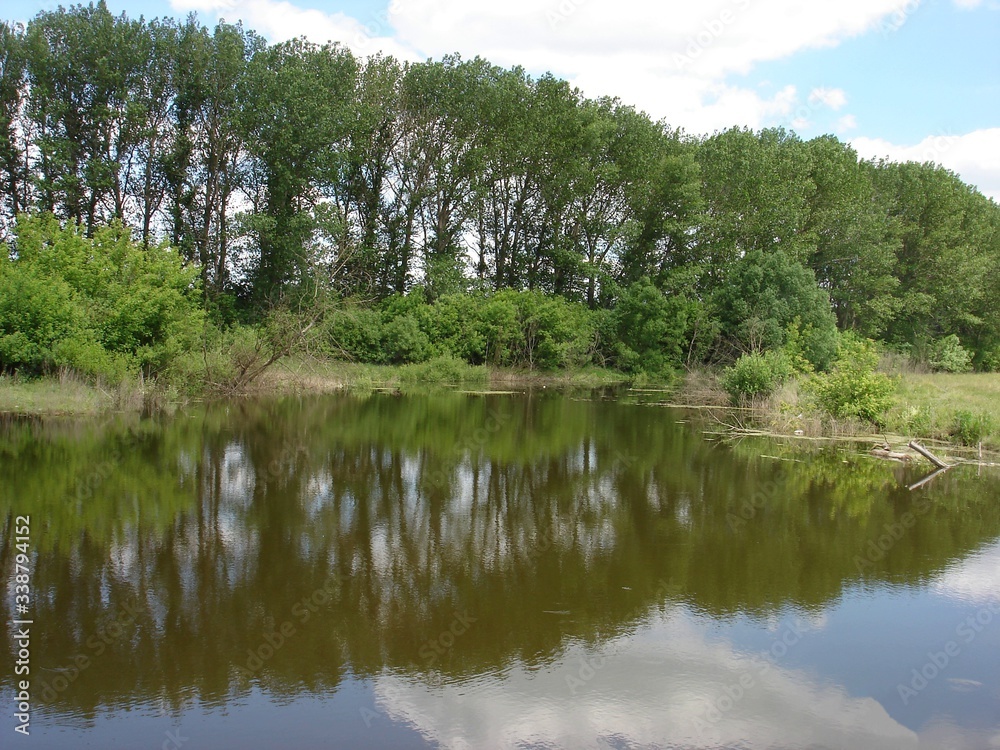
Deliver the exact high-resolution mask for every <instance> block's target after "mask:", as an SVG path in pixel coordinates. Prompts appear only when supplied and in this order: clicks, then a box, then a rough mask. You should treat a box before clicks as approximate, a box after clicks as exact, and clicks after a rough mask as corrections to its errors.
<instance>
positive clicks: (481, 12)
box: [171, 0, 912, 132]
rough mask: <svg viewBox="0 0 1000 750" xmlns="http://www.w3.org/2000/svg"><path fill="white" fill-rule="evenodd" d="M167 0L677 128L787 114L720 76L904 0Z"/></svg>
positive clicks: (872, 22)
mask: <svg viewBox="0 0 1000 750" xmlns="http://www.w3.org/2000/svg"><path fill="white" fill-rule="evenodd" d="M171 2H172V5H173V7H174V8H175V9H176V10H178V11H190V10H201V11H204V12H206V13H212V14H214V15H216V16H224V17H226V18H228V19H230V20H236V19H237V18H241V19H243V20H244V21H245V22H246V23H247V25H249V26H251V27H253V28H255V29H257V30H258V31H260V32H261V33H262V34H264V35H265V36H267V37H268V38H270V39H273V40H281V39H287V38H290V37H294V36H299V35H304V36H306V37H307V38H309V39H312V40H314V41H319V42H325V41H327V40H329V39H334V40H339V41H341V42H343V43H345V44H346V45H347V46H349V47H350V48H351V49H352V50H354V51H355V52H357V53H359V54H362V55H367V54H371V53H372V52H374V51H376V50H381V51H384V52H385V53H387V54H391V55H394V56H397V57H400V58H403V59H408V60H415V59H426V58H428V57H434V58H439V57H441V56H442V55H444V54H448V53H452V52H459V53H460V54H462V55H463V56H465V57H472V56H475V55H480V56H482V57H485V58H487V59H489V60H491V61H492V62H494V63H497V64H499V65H504V66H509V65H521V66H524V67H525V68H526V69H527V70H529V71H531V72H533V73H536V74H539V73H543V72H546V71H551V72H552V73H554V74H556V75H558V76H561V77H564V78H567V79H568V80H570V81H571V82H572V83H573V84H575V85H577V86H579V87H580V88H581V89H582V90H583V91H584V92H585V93H586V94H587V95H589V96H618V97H620V98H621V99H622V100H623V101H625V102H626V103H629V104H634V105H636V106H638V107H639V108H641V109H644V110H645V111H647V112H649V113H650V114H651V115H652V116H654V117H656V118H666V119H667V120H668V121H669V122H670V123H671V124H674V125H679V126H682V127H685V128H686V129H688V130H689V131H692V132H711V131H712V130H715V129H719V128H725V127H729V126H731V125H733V124H743V125H748V126H751V127H761V126H763V125H766V124H769V123H771V122H774V121H775V120H776V119H786V122H787V124H790V123H791V120H792V118H791V117H788V118H785V115H784V113H783V112H782V110H783V109H784V108H786V107H787V106H788V95H787V92H786V91H785V90H784V89H783V90H782V91H779V92H778V93H777V94H771V95H767V94H762V93H760V92H758V91H755V90H752V89H748V88H744V87H738V86H733V85H731V84H729V83H727V82H726V78H727V76H729V75H731V74H739V73H746V72H748V71H749V70H751V69H752V67H753V66H754V65H755V64H757V63H760V62H764V61H768V60H777V59H781V58H784V57H788V56H790V55H792V54H794V53H796V52H798V51H801V50H803V49H809V48H816V47H826V46H831V45H835V44H837V43H839V42H840V41H842V40H844V39H847V38H850V37H852V36H856V35H858V34H861V33H864V32H865V31H867V30H870V29H872V28H875V27H877V26H878V24H879V23H880V22H881V21H884V19H885V18H887V17H889V16H890V15H892V14H893V13H898V12H900V11H901V10H903V9H905V8H906V7H908V4H909V3H912V0H844V2H841V3H816V4H802V3H799V2H797V0H753V2H751V0H711V1H710V2H706V3H697V4H696V3H660V4H653V3H649V2H647V1H646V0H614V1H612V0H544V1H543V2H541V3H540V2H538V0H504V2H501V3H492V2H491V3H484V2H468V1H467V0H393V1H392V2H391V3H390V4H389V7H388V9H387V10H386V11H384V12H382V13H375V12H373V14H372V18H368V19H364V18H362V19H354V18H350V17H349V16H346V15H344V14H342V13H335V14H328V13H323V12H321V11H318V10H312V9H304V8H301V7H298V6H296V5H294V4H292V3H291V2H288V1H287V0H171ZM820 91H827V90H820ZM828 91H829V93H825V94H823V95H824V96H827V97H828V98H830V97H832V99H831V101H832V102H833V104H836V102H837V99H836V97H837V93H836V92H837V91H838V90H837V89H830V90H828ZM840 96H842V97H843V98H844V100H845V101H846V95H844V94H843V92H840ZM829 106H833V105H829Z"/></svg>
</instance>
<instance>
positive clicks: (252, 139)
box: [0, 3, 1000, 377]
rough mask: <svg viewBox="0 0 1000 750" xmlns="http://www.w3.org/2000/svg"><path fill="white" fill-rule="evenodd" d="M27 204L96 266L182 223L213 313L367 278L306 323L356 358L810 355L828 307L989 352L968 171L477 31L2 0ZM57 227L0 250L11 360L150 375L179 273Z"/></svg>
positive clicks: (987, 300) (993, 255) (16, 211)
mask: <svg viewBox="0 0 1000 750" xmlns="http://www.w3.org/2000/svg"><path fill="white" fill-rule="evenodd" d="M236 196H240V199H238V200H237V199H236ZM42 212H44V213H51V214H52V215H54V216H56V217H58V218H59V220H60V221H65V222H67V223H69V224H73V225H76V226H80V227H83V229H84V234H85V235H86V237H87V238H89V239H93V240H94V241H99V242H100V243H102V244H101V248H102V249H101V252H100V254H107V255H109V257H110V260H109V263H110V264H111V265H115V264H118V265H121V264H123V263H124V264H126V265H128V266H129V268H131V264H132V261H131V260H129V259H128V258H127V257H126V256H127V255H128V254H129V253H128V252H126V251H125V249H123V248H122V247H119V245H118V244H116V243H119V242H120V241H121V240H122V238H124V237H126V235H127V234H128V233H127V232H126V230H124V229H119V230H117V231H118V232H119V235H118V238H117V239H116V238H113V237H112V236H111V235H108V234H102V233H104V232H106V230H104V229H102V227H106V226H107V225H109V224H112V223H113V222H121V223H122V225H123V226H124V227H127V228H128V229H129V230H130V231H131V233H132V235H133V236H134V237H135V238H137V239H138V240H139V244H141V246H142V247H143V248H144V250H145V251H146V252H147V253H148V254H149V255H150V258H151V259H152V260H155V259H157V258H159V259H161V260H162V258H163V257H166V256H167V255H170V256H173V255H174V253H173V251H169V252H168V251H167V250H166V248H164V247H163V246H158V245H157V241H158V239H167V240H169V243H170V245H171V246H172V247H176V248H177V249H178V251H179V252H180V253H181V255H182V257H183V258H184V260H185V262H186V263H187V264H188V266H189V267H190V268H192V269H193V268H195V267H197V269H198V272H199V273H200V275H201V287H202V290H203V292H204V295H205V298H204V299H203V304H204V305H205V307H206V309H207V310H208V311H209V314H210V318H211V320H212V321H213V323H214V324H216V325H220V326H228V325H232V324H233V323H234V322H236V321H242V322H244V323H254V322H260V321H262V320H263V319H264V318H265V317H266V316H267V315H268V314H269V311H270V310H272V309H273V308H274V307H275V306H286V307H289V308H296V309H305V308H306V307H308V306H310V305H311V304H312V300H313V298H314V296H317V295H319V296H322V295H323V294H325V293H327V292H332V293H334V294H335V295H336V296H338V297H339V298H346V299H352V298H362V299H365V300H370V301H371V302H370V303H366V304H371V306H372V307H373V310H371V311H370V312H371V314H369V313H365V312H361V311H360V310H353V311H344V313H343V314H341V313H337V314H335V315H334V316H333V318H334V319H332V320H331V321H329V322H328V323H327V324H325V325H324V327H323V329H322V330H323V331H324V332H325V335H326V338H327V341H328V342H329V348H330V349H331V350H332V351H335V352H340V353H344V354H346V355H347V356H349V357H350V358H352V359H355V360H358V361H361V362H382V363H387V362H395V363H406V362H415V361H421V360H424V359H426V358H428V357H433V356H439V355H453V356H456V357H459V358H461V359H463V360H465V361H467V362H470V363H473V364H485V363H488V364H493V365H498V366H513V367H531V368H541V369H553V368H560V367H568V366H580V365H586V364H589V363H593V362H596V363H598V364H601V365H604V364H610V365H613V366H615V367H617V368H620V369H622V370H625V371H627V372H629V373H633V374H636V373H642V372H645V373H650V374H652V375H653V376H654V377H659V376H662V375H664V374H667V373H670V372H672V371H676V370H677V369H678V368H680V367H682V366H688V367H690V366H695V365H698V364H701V363H706V362H715V361H719V360H723V361H728V359H729V358H731V357H732V356H734V355H735V353H737V352H745V351H769V350H779V349H784V350H785V351H786V353H787V354H788V356H789V358H790V359H791V361H792V364H793V366H794V368H795V369H796V371H799V372H808V371H809V370H810V369H813V370H820V371H822V370H825V369H827V368H828V367H829V366H830V364H831V362H832V361H833V359H834V357H835V355H836V348H837V331H838V329H839V330H843V331H856V332H858V333H860V334H862V335H865V336H872V337H877V338H879V339H880V340H882V341H883V343H886V344H891V345H893V346H899V347H902V346H907V345H909V346H911V347H913V348H914V349H916V350H920V351H921V352H923V346H924V345H925V344H926V342H929V341H931V340H934V339H937V340H938V342H937V344H935V351H932V352H931V353H930V358H931V360H932V362H933V364H934V367H935V368H936V369H941V370H944V371H948V372H961V371H965V370H966V369H968V367H969V364H970V361H971V362H974V363H975V365H976V367H977V368H979V369H987V370H988V369H1000V353H998V352H1000V349H998V348H997V342H998V341H1000V312H998V308H997V305H996V303H995V300H996V299H997V298H998V295H1000V209H998V207H997V205H996V203H994V202H992V201H990V200H989V199H988V198H986V197H985V196H983V195H982V194H981V193H979V192H978V191H976V190H975V189H974V188H972V187H971V186H969V185H967V184H965V183H963V182H962V181H961V179H959V177H958V176H957V175H955V174H953V173H951V172H948V171H947V170H945V169H942V168H940V167H938V166H936V165H933V164H915V163H906V164H893V163H888V162H878V163H873V162H865V161H859V160H858V156H857V153H856V152H855V151H854V150H853V149H852V148H851V147H850V146H849V145H848V144H845V143H842V142H840V141H839V140H838V139H836V138H835V137H833V136H822V137H818V138H814V139H812V140H809V141H803V140H802V139H801V138H799V137H798V136H797V135H795V134H794V133H791V132H788V131H785V130H783V129H780V128H768V129H764V130H760V131H757V132H754V131H751V130H749V129H746V128H731V129H729V130H724V131H721V132H717V133H715V134H713V135H711V136H708V137H704V138H695V137H691V136H688V135H686V134H684V133H683V132H681V131H671V130H669V129H666V128H664V127H663V126H662V124H661V123H658V122H654V121H652V120H651V119H650V118H649V117H648V116H646V115H645V114H643V113H641V112H638V111H636V110H635V109H633V108H631V107H628V106H624V105H622V104H621V103H620V102H618V101H617V100H615V99H611V98H601V99H587V98H586V97H584V96H583V95H582V94H581V93H580V92H579V91H577V90H575V89H573V88H572V86H570V85H569V84H568V83H567V82H566V81H561V80H558V79H556V78H555V77H553V76H551V75H543V76H541V77H539V78H532V77H531V76H529V75H528V74H527V73H526V72H525V71H524V70H522V69H521V68H511V69H502V68H498V67H496V66H494V65H492V64H490V63H488V62H487V61H485V60H483V59H481V58H476V59H473V60H462V59H461V58H459V57H458V56H447V57H445V58H444V59H441V60H436V61H434V60H429V61H426V62H421V63H415V64H404V63H402V62H400V61H398V60H395V59H393V58H391V57H382V56H375V57H371V58H367V59H358V58H356V57H355V56H354V55H353V54H352V53H351V52H349V51H348V50H347V49H346V48H344V47H342V46H339V45H337V44H326V45H315V44H312V43H309V42H307V41H305V40H303V39H296V40H291V41H287V42H281V43H277V44H267V43H266V42H265V41H264V40H263V39H262V38H261V37H259V36H257V35H256V34H255V33H253V32H252V31H248V30H245V29H244V28H243V27H242V26H241V25H238V24H237V25H231V24H226V23H220V24H218V25H217V26H216V27H215V28H214V29H209V28H206V27H204V26H201V25H200V24H199V23H198V21H197V19H196V18H194V17H191V18H189V19H187V20H186V21H184V22H177V21H173V20H169V19H167V20H153V21H147V20H145V19H142V18H139V19H130V18H128V17H127V16H126V15H124V14H123V15H120V16H113V15H112V14H111V13H110V12H109V11H108V9H107V7H106V5H105V4H104V3H96V4H89V5H75V6H71V7H69V8H68V9H67V8H61V7H60V8H58V9H56V10H51V11H43V12H41V13H39V14H38V15H36V16H35V18H33V19H32V20H31V21H30V22H29V23H28V24H27V26H26V27H25V28H21V27H20V26H18V25H16V24H9V23H0V229H6V228H9V227H10V226H11V225H12V224H13V223H14V221H15V220H16V217H17V216H19V215H21V214H32V213H42ZM19 231H22V230H19ZM23 231H25V232H27V234H28V235H30V233H31V230H30V228H26V229H25V230H23ZM26 241H28V242H29V243H30V237H27V238H26ZM19 244H24V243H21V242H20V241H19ZM62 244H63V245H64V246H65V247H64V251H65V252H68V253H69V255H70V256H72V258H69V257H67V258H62V259H61V260H60V263H62V265H63V267H65V268H67V269H68V268H70V267H71V266H72V267H74V268H76V269H77V270H76V271H73V272H70V271H66V274H67V275H63V272H62V271H59V272H58V273H57V272H54V271H53V270H52V269H51V268H49V267H48V266H45V267H40V268H39V269H37V270H30V269H26V268H24V267H23V262H22V259H21V258H20V256H18V259H17V261H16V265H18V266H19V268H18V270H16V271H15V270H13V266H12V267H11V268H8V269H7V270H6V271H4V274H5V277H4V278H5V280H0V283H2V284H4V285H5V286H4V287H3V289H4V290H5V292H6V294H5V299H4V301H3V302H2V305H3V311H4V312H3V315H4V316H5V321H6V322H5V323H4V325H5V326H6V327H5V328H4V329H3V330H2V332H0V336H2V337H3V340H2V342H0V357H2V358H3V359H2V363H3V364H2V366H3V367H7V368H8V369H9V368H11V367H14V366H16V367H18V368H21V369H25V370H28V371H33V372H40V371H44V370H46V369H51V368H53V367H60V366H71V367H74V368H77V369H80V370H82V371H86V372H90V373H104V374H107V375H109V376H113V374H114V373H119V372H125V371H135V370H137V369H139V368H142V369H144V370H146V371H147V372H151V373H152V372H157V371H162V370H163V368H164V367H166V366H167V364H168V363H169V362H171V361H172V360H174V359H176V357H177V356H178V354H179V352H181V351H183V350H184V349H185V347H188V346H198V343H197V336H195V337H194V338H192V336H191V335H189V331H188V329H190V330H191V331H197V330H198V329H199V328H200V326H197V325H190V326H188V325H177V326H173V327H171V326H172V325H173V324H172V323H171V319H172V317H173V316H174V313H173V312H171V310H172V309H175V310H179V308H177V301H176V298H177V295H178V294H181V295H182V296H184V297H193V296H194V295H190V294H188V291H189V290H190V288H191V284H190V280H189V279H187V278H186V277H185V278H184V279H183V283H181V284H179V285H178V284H174V283H173V282H172V281H170V282H168V283H166V284H162V285H158V284H155V283H152V282H149V283H145V282H142V281H137V280H136V279H135V278H132V277H130V276H129V274H130V273H132V270H129V271H127V272H125V273H123V274H121V275H120V276H119V277H115V275H114V274H105V275H104V276H100V274H96V275H95V271H94V270H93V269H91V268H90V267H89V266H86V265H80V262H79V261H80V258H82V257H83V255H85V252H83V251H78V250H73V249H72V247H71V245H72V243H69V242H68V240H65V238H64V241H63V243H62ZM126 244H128V243H127V242H126ZM19 252H20V251H19ZM65 252H64V253H63V254H65ZM58 254H59V253H56V255H58ZM67 260H69V261H71V262H70V263H69V264H68V265H67V263H65V262H63V261H67ZM97 265H100V264H97ZM155 265H156V263H154V262H150V263H147V264H146V270H147V271H148V273H149V274H150V275H152V276H156V275H157V274H160V273H161V271H160V270H159V269H157V268H154V266H155ZM121 267H122V268H124V267H125V266H121ZM191 272H192V273H194V272H193V271H191ZM165 276H166V277H167V278H168V279H171V278H177V273H176V272H175V270H170V269H166V271H165ZM56 277H58V278H59V279H62V280H63V281H64V282H66V284H68V286H67V287H63V286H60V284H59V283H56V282H55V278H56ZM98 277H100V278H98ZM95 282H96V285H95ZM106 282H107V283H109V284H110V286H107V288H106V289H105V286H106ZM415 283H419V284H421V285H422V286H421V287H415V286H414V284H415ZM81 284H82V285H85V286H81ZM131 289H135V290H136V293H134V294H132V293H131V291H130V290H131ZM470 289H471V290H476V291H475V292H473V293H470V291H469V290H470ZM526 290H528V291H526ZM84 297H86V299H87V301H86V302H84V301H82V300H83V298H84ZM185 304H186V303H185ZM181 307H183V305H181ZM18 316H20V318H19V317H18ZM177 316H179V317H180V318H183V317H184V314H183V313H180V312H177ZM18 321H20V322H18ZM192 322H193V321H192ZM35 329H37V330H35ZM185 331H188V332H185ZM959 341H961V342H962V343H958V342H959ZM57 350H58V351H57ZM970 357H971V360H970V359H969V358H970Z"/></svg>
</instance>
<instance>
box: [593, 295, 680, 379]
mask: <svg viewBox="0 0 1000 750" xmlns="http://www.w3.org/2000/svg"><path fill="white" fill-rule="evenodd" d="M693 310H694V305H692V303H690V302H689V301H688V300H687V298H685V297H684V296H682V295H674V296H667V295H665V294H663V293H662V292H660V291H659V290H658V289H657V288H656V287H655V286H653V283H652V282H651V281H650V280H649V279H648V278H642V279H640V280H639V281H637V282H635V283H634V284H632V285H630V286H629V287H628V288H627V289H626V290H625V292H624V294H623V295H622V296H621V299H619V300H618V304H617V305H616V307H615V309H614V311H613V313H612V314H611V316H610V319H609V320H608V321H607V325H608V330H607V332H606V336H605V338H606V341H605V347H606V348H607V349H608V350H609V351H608V353H609V356H610V359H611V361H612V362H614V364H615V365H616V366H617V367H618V368H619V369H620V370H622V371H623V372H628V373H640V372H645V373H647V374H650V375H668V374H670V373H671V372H672V371H673V370H674V369H675V368H677V367H680V365H681V364H682V363H683V362H684V348H685V344H686V343H687V342H688V337H687V334H688V319H689V315H690V314H691V313H692V312H693Z"/></svg>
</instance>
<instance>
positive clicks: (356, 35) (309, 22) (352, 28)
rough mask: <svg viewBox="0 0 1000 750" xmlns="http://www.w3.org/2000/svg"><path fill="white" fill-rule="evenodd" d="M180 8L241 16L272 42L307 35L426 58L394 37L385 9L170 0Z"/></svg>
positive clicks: (362, 51) (282, 0) (363, 52)
mask: <svg viewBox="0 0 1000 750" xmlns="http://www.w3.org/2000/svg"><path fill="white" fill-rule="evenodd" d="M170 5H171V7H172V8H173V9H174V10H175V11H178V12H190V11H198V12H201V13H206V14H209V15H212V16H214V17H216V18H225V19H226V20H228V21H233V22H235V21H237V20H241V21H243V23H244V24H245V25H246V26H247V27H248V28H251V29H253V30H254V31H256V32H257V33H259V34H261V35H263V36H264V37H266V38H267V39H269V40H270V41H272V42H283V41H286V40H288V39H295V38H297V37H305V38H307V39H309V40H310V41H313V42H316V43H318V44H324V43H326V42H340V43H341V44H343V45H344V46H345V47H348V48H350V49H351V51H352V52H354V53H356V54H358V55H360V56H363V57H364V56H368V55H373V54H376V53H378V52H382V53H384V54H387V55H392V56H393V57H396V58H398V59H400V60H410V61H415V60H420V59H423V58H422V57H421V55H419V54H418V53H417V52H416V50H414V49H413V48H411V47H408V46H406V45H404V44H400V43H399V42H398V41H397V40H396V39H395V38H394V37H393V29H392V28H391V26H390V23H389V19H388V14H387V13H386V12H373V13H372V14H371V16H370V17H367V18H361V19H358V18H353V17H351V16H348V15H346V14H344V13H326V12H324V11H321V10H316V9H314V8H302V7H300V6H298V5H295V4H293V3H291V2H288V0H170Z"/></svg>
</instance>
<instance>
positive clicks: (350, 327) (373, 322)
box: [325, 307, 384, 363]
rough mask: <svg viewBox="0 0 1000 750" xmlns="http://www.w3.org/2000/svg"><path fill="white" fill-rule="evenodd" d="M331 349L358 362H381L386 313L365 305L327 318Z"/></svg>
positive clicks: (336, 312) (342, 310) (336, 353)
mask: <svg viewBox="0 0 1000 750" xmlns="http://www.w3.org/2000/svg"><path fill="white" fill-rule="evenodd" d="M325 329H326V335H327V337H328V339H329V350H330V351H331V352H332V353H333V354H334V355H341V356H346V357H347V358H348V359H352V360H354V361H357V362H371V363H381V362H382V361H383V356H384V353H383V351H382V316H381V315H379V313H378V312H376V311H375V310H368V309H366V308H363V307H346V308H344V309H341V310H337V311H335V312H333V313H332V314H331V315H329V316H328V317H327V320H326V324H325Z"/></svg>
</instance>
